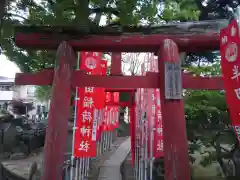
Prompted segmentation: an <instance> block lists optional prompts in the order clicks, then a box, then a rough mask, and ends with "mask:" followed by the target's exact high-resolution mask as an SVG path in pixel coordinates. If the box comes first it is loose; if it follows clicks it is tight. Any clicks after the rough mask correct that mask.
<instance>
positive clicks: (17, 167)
mask: <svg viewBox="0 0 240 180" xmlns="http://www.w3.org/2000/svg"><path fill="white" fill-rule="evenodd" d="M126 139H127V137H120V138H117V139H116V140H115V141H114V143H113V145H112V147H111V149H110V150H109V151H108V152H106V153H103V154H102V155H101V156H100V157H98V158H95V159H94V160H92V161H91V165H90V173H89V177H88V180H97V177H98V175H99V170H100V167H101V166H102V165H103V164H104V162H105V161H106V160H108V159H109V158H110V157H111V156H112V154H114V152H115V151H116V150H117V149H118V147H119V146H120V145H121V144H122V143H123V142H124V141H125V140H126ZM42 159H43V152H42V150H40V151H39V152H37V153H36V154H35V155H33V156H31V157H28V158H26V159H21V160H7V161H3V162H2V166H3V169H5V170H4V171H5V172H6V171H7V172H8V173H7V174H9V173H11V175H10V176H12V177H14V178H11V179H13V180H15V179H19V180H28V179H29V172H30V168H31V166H32V164H33V162H36V163H37V165H38V167H41V163H42ZM4 174H5V175H7V174H6V173H4Z"/></svg>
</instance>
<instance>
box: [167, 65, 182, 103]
mask: <svg viewBox="0 0 240 180" xmlns="http://www.w3.org/2000/svg"><path fill="white" fill-rule="evenodd" d="M165 98H166V99H182V71H181V63H180V62H179V63H177V62H165Z"/></svg>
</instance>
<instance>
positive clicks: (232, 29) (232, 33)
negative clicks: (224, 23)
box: [231, 26, 237, 36]
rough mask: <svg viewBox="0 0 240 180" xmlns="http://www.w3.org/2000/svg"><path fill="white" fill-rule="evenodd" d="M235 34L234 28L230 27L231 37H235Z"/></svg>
mask: <svg viewBox="0 0 240 180" xmlns="http://www.w3.org/2000/svg"><path fill="white" fill-rule="evenodd" d="M236 32H237V30H236V28H235V27H234V26H232V28H231V36H235V35H236Z"/></svg>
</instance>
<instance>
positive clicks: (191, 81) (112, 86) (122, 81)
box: [15, 69, 223, 92]
mask: <svg viewBox="0 0 240 180" xmlns="http://www.w3.org/2000/svg"><path fill="white" fill-rule="evenodd" d="M77 73H78V74H77V76H76V77H74V76H73V79H74V81H73V82H74V83H73V86H72V88H75V87H76V86H80V87H84V86H85V85H86V86H93V87H105V88H107V89H106V91H107V92H128V91H133V90H134V91H136V90H135V89H136V88H140V87H141V88H158V87H159V84H158V80H157V79H158V77H159V75H158V73H155V72H149V73H147V76H108V77H106V78H105V77H103V76H93V75H91V76H88V75H84V74H83V73H82V72H77ZM83 78H84V79H83ZM52 79H53V70H51V69H49V70H44V71H41V72H39V73H17V74H16V77H15V84H16V85H39V86H46V85H51V84H52ZM78 79H83V80H81V81H79V80H78ZM182 81H183V88H184V89H195V90H197V89H205V90H222V89H223V82H222V78H221V77H200V76H196V77H195V76H192V75H190V74H184V73H183V80H182Z"/></svg>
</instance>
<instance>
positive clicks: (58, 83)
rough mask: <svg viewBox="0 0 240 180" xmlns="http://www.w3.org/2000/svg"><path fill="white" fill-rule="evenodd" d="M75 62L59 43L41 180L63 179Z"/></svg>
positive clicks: (68, 47)
mask: <svg viewBox="0 0 240 180" xmlns="http://www.w3.org/2000/svg"><path fill="white" fill-rule="evenodd" d="M75 60H76V56H75V52H74V51H73V50H72V48H71V46H69V44H67V43H66V42H62V43H61V44H60V46H59V48H58V51H57V66H56V68H55V71H54V78H53V84H52V85H53V86H52V87H53V88H52V98H51V105H50V111H49V117H48V128H47V133H46V140H45V146H44V171H43V176H42V177H41V180H59V179H61V177H62V166H63V163H64V153H65V151H66V145H67V133H68V119H69V116H70V100H71V78H72V75H73V69H72V67H73V65H74V63H75Z"/></svg>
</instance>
